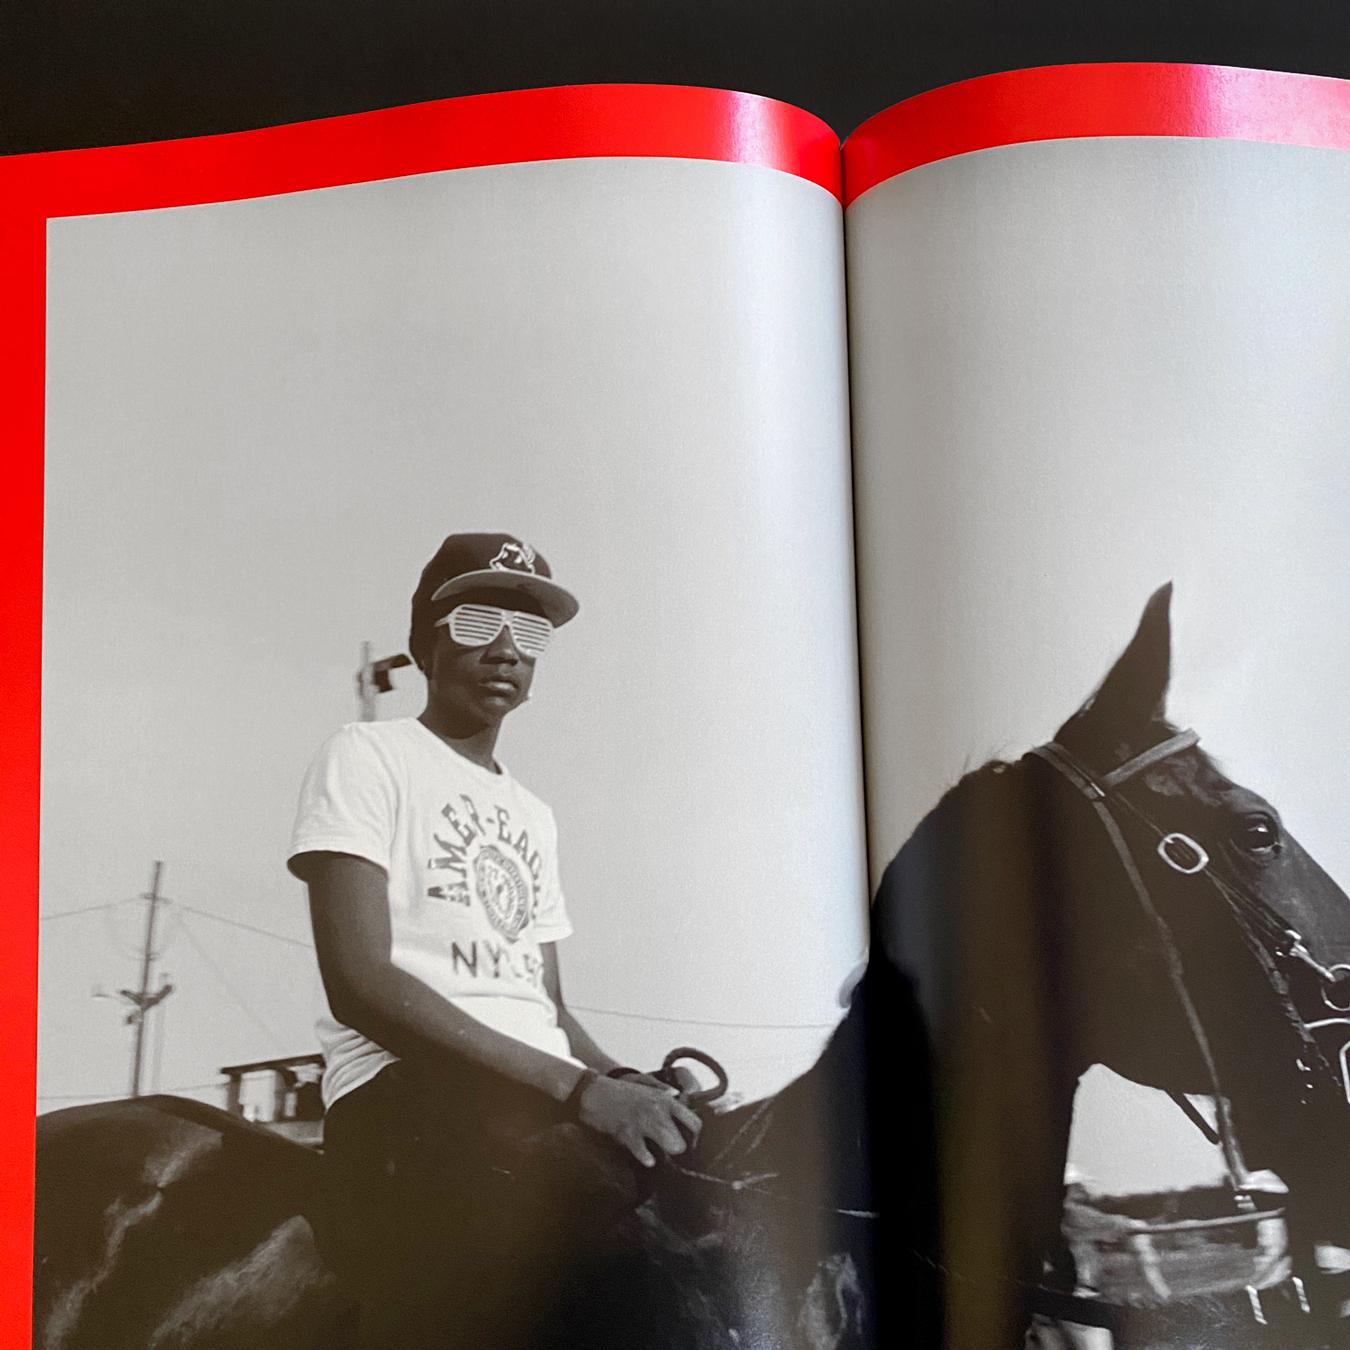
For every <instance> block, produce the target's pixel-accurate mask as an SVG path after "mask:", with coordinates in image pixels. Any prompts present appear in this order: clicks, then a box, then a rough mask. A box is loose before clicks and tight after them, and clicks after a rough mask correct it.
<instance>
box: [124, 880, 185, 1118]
mask: <svg viewBox="0 0 1350 1350" xmlns="http://www.w3.org/2000/svg"><path fill="white" fill-rule="evenodd" d="M163 876H164V864H163V862H161V861H159V860H158V859H156V861H155V867H154V871H153V872H152V873H151V874H150V890H149V891H148V892H147V893H146V894H145V895H144V896H142V899H144V900H145V901H147V902H148V905H149V908H148V909H147V910H146V914H145V943H144V946H143V947H142V948H141V987H140V989H139V990H137V991H135V992H133V991H132V990H130V989H119V990H118V991H117V992H118V993H119V994H121V996H122V997H123V998H124V999H125V1000H126V1001H127V1002H128V1003H130V1004H131V1011H130V1012H129V1013H128V1014H127V1019H126V1020H127V1022H128V1023H129V1024H130V1025H131V1026H134V1027H135V1028H136V1043H135V1048H134V1049H133V1051H132V1055H131V1095H132V1096H133V1097H139V1096H140V1095H141V1064H142V1062H143V1060H144V1058H145V1019H146V1017H147V1016H148V1014H149V1013H150V1012H151V1010H152V1009H153V1008H155V1007H157V1006H158V1005H159V1004H161V1003H163V1002H164V1000H165V999H166V998H168V997H169V995H170V994H172V993H173V985H172V984H171V983H169V981H167V980H166V981H165V982H164V983H163V984H162V985H160V987H159V988H158V989H156V990H155V992H154V993H153V994H152V993H151V992H150V971H151V967H152V966H153V965H154V960H155V919H156V917H157V915H158V911H159V906H160V904H161V902H162V900H163V897H162V896H161V895H160V893H159V883H160V881H161V880H162V879H163Z"/></svg>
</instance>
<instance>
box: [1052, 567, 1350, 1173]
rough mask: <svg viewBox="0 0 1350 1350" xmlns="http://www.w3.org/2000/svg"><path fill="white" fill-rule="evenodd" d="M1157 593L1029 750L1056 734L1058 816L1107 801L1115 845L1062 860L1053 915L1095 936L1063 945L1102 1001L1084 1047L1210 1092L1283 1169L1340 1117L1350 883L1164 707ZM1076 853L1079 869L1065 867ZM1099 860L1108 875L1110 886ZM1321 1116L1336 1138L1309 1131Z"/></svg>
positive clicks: (1269, 1162) (1164, 601) (1143, 1077)
mask: <svg viewBox="0 0 1350 1350" xmlns="http://www.w3.org/2000/svg"><path fill="white" fill-rule="evenodd" d="M1170 598H1171V587H1170V586H1165V587H1163V588H1162V589H1161V590H1159V591H1158V592H1157V593H1156V594H1155V595H1154V596H1153V597H1152V598H1151V599H1150V601H1149V603H1148V605H1147V606H1146V607H1145V610H1144V613H1143V617H1142V618H1141V620H1140V622H1139V626H1138V629H1137V630H1136V632H1135V635H1134V637H1133V639H1132V640H1131V641H1130V643H1129V645H1128V646H1127V647H1126V648H1125V650H1124V652H1123V653H1122V654H1121V656H1120V657H1119V658H1118V659H1117V661H1116V662H1115V664H1114V665H1113V666H1112V667H1111V669H1110V671H1109V672H1108V673H1107V675H1106V678H1105V679H1104V680H1103V681H1102V683H1101V685H1100V686H1099V687H1098V689H1097V691H1096V692H1095V693H1094V694H1093V695H1092V696H1091V697H1090V698H1089V699H1088V700H1087V701H1086V702H1085V703H1084V705H1083V706H1082V707H1081V708H1079V709H1078V711H1077V712H1075V713H1074V714H1073V716H1072V717H1070V718H1069V719H1068V721H1067V722H1065V723H1064V725H1063V726H1062V727H1060V729H1059V731H1058V732H1057V733H1056V735H1055V739H1054V742H1052V745H1051V746H1050V747H1048V749H1049V750H1050V751H1051V752H1052V753H1051V755H1050V756H1046V755H1045V754H1044V753H1043V752H1042V754H1041V756H1040V757H1041V759H1042V762H1046V763H1050V764H1054V758H1053V751H1054V750H1056V749H1060V750H1062V751H1064V752H1066V756H1065V757H1066V759H1067V762H1068V763H1069V765H1075V764H1076V765H1078V766H1081V767H1082V768H1083V769H1085V770H1086V773H1087V778H1088V784H1087V785H1086V786H1084V785H1082V784H1080V785H1078V786H1077V787H1076V788H1075V787H1074V785H1073V784H1072V783H1070V784H1068V786H1069V789H1070V792H1069V801H1068V802H1067V804H1063V802H1062V793H1063V789H1064V787H1065V786H1066V784H1065V783H1064V782H1063V781H1062V780H1063V779H1064V777H1065V775H1064V774H1063V773H1062V772H1061V773H1059V774H1054V775H1051V776H1050V777H1051V778H1052V779H1056V778H1057V779H1059V780H1061V781H1058V782H1051V783H1050V784H1049V786H1048V787H1047V788H1046V789H1045V790H1046V791H1048V792H1049V793H1050V794H1051V800H1052V801H1054V802H1055V803H1056V805H1055V806H1054V808H1053V809H1052V811H1051V813H1050V814H1051V817H1052V818H1060V819H1065V820H1066V825H1067V819H1068V818H1071V817H1072V816H1075V815H1076V816H1077V817H1078V818H1079V819H1081V818H1082V816H1083V815H1084V807H1085V806H1086V807H1089V810H1088V812H1087V814H1088V815H1089V817H1090V816H1091V815H1092V814H1096V815H1097V816H1098V822H1099V824H1100V826H1101V828H1100V830H1099V833H1101V834H1106V835H1108V836H1109V834H1110V833H1111V829H1112V826H1111V825H1110V824H1108V823H1107V817H1110V819H1111V820H1112V821H1114V825H1115V829H1116V830H1118V831H1119V835H1120V839H1121V841H1122V842H1123V844H1124V852H1125V856H1121V849H1120V848H1119V847H1116V848H1115V850H1114V851H1115V852H1116V853H1117V855H1118V856H1117V859H1116V860H1115V865H1114V867H1112V866H1111V864H1110V860H1109V859H1108V863H1107V867H1108V871H1107V872H1106V873H1105V874H1103V873H1100V872H1097V871H1096V870H1095V869H1096V868H1097V867H1098V866H1099V865H1100V860H1099V857H1098V854H1099V853H1100V850H1098V849H1089V850H1084V851H1082V852H1081V855H1079V854H1077V853H1075V852H1074V851H1072V850H1070V851H1068V852H1067V853H1066V854H1065V858H1064V860H1063V863H1062V866H1063V867H1064V868H1065V869H1066V874H1067V875H1066V876H1065V880H1066V882H1067V886H1066V887H1065V890H1064V894H1066V895H1067V896H1068V897H1069V903H1070V904H1071V905H1072V906H1073V908H1072V911H1071V912H1065V913H1063V914H1062V915H1060V916H1059V917H1060V919H1061V921H1062V923H1063V924H1064V925H1066V926H1071V925H1074V924H1075V923H1076V922H1077V921H1078V920H1079V919H1080V918H1086V920H1087V922H1086V924H1085V927H1086V930H1087V932H1088V933H1089V934H1091V938H1090V939H1089V941H1090V942H1092V943H1093V945H1091V946H1090V947H1088V948H1087V949H1086V950H1084V949H1082V947H1081V946H1080V944H1079V943H1077V942H1075V943H1074V950H1075V954H1076V955H1077V956H1078V957H1079V958H1080V960H1081V968H1082V971H1083V973H1084V974H1085V975H1086V976H1087V977H1088V978H1090V979H1092V980H1093V981H1094V984H1093V986H1092V990H1095V993H1093V992H1092V990H1084V991H1083V992H1084V994H1085V995H1086V997H1085V998H1084V1000H1083V1005H1084V1007H1085V1008H1088V1007H1094V1008H1097V1009H1099V1010H1100V1020H1099V1019H1098V1016H1097V1015H1094V1014H1089V1016H1091V1019H1092V1023H1093V1025H1092V1028H1091V1034H1090V1035H1089V1036H1088V1038H1087V1041H1088V1043H1086V1044H1084V1046H1083V1048H1082V1049H1083V1053H1086V1054H1088V1055H1090V1057H1091V1058H1092V1059H1093V1060H1094V1061H1099V1062H1104V1063H1107V1064H1109V1065H1111V1067H1113V1068H1116V1069H1118V1070H1119V1071H1121V1072H1124V1073H1125V1074H1126V1075H1127V1076H1129V1077H1131V1078H1134V1079H1136V1080H1137V1081H1140V1082H1144V1083H1150V1084H1153V1085H1155V1086H1160V1087H1164V1088H1168V1089H1170V1090H1173V1091H1179V1092H1193V1093H1203V1094H1207V1095H1211V1096H1222V1097H1223V1098H1225V1099H1226V1100H1227V1101H1228V1102H1230V1103H1231V1108H1232V1111H1233V1115H1234V1122H1235V1126H1236V1128H1237V1129H1238V1133H1239V1135H1240V1136H1241V1138H1240V1142H1241V1143H1243V1145H1244V1147H1245V1148H1246V1150H1247V1152H1249V1153H1250V1154H1252V1157H1251V1161H1252V1162H1253V1163H1255V1164H1256V1165H1263V1166H1272V1167H1275V1169H1276V1170H1280V1169H1281V1168H1284V1169H1289V1168H1291V1167H1296V1165H1297V1160H1298V1158H1299V1157H1300V1156H1304V1157H1306V1156H1307V1154H1306V1150H1307V1149H1308V1147H1309V1146H1316V1147H1314V1153H1323V1154H1326V1153H1330V1152H1332V1151H1337V1152H1338V1151H1339V1145H1340V1137H1339V1136H1340V1131H1341V1130H1343V1129H1344V1128H1345V1127H1346V1126H1347V1125H1350V1113H1347V1114H1346V1118H1345V1120H1344V1121H1342V1120H1341V1115H1342V1110H1341V1108H1344V1107H1346V1105H1347V1103H1346V1087H1347V1084H1346V1082H1345V1065H1344V1064H1343V1062H1342V1058H1341V1054H1340V1049H1341V1046H1342V1045H1344V1044H1346V1043H1347V1042H1350V1020H1347V1019H1348V1018H1350V1014H1346V1013H1345V1012H1344V1009H1345V1008H1346V1007H1347V1006H1350V984H1347V982H1346V980H1345V979H1344V976H1346V975H1347V973H1350V965H1347V962H1350V898H1347V896H1346V895H1345V893H1344V892H1343V891H1342V890H1341V888H1340V887H1339V886H1338V885H1337V884H1336V883H1335V882H1334V881H1333V880H1332V879H1331V877H1330V876H1328V874H1327V873H1326V872H1325V871H1324V870H1323V868H1322V867H1321V866H1320V865H1319V864H1318V863H1317V862H1316V860H1315V859H1314V858H1313V857H1312V856H1311V855H1310V854H1309V853H1308V851H1307V850H1306V849H1305V848H1304V847H1303V845H1302V844H1300V843H1299V841H1298V839H1297V838H1296V837H1295V835H1294V834H1293V833H1292V832H1291V831H1290V830H1289V828H1288V826H1287V825H1286V824H1285V822H1284V820H1283V819H1282V817H1281V815H1280V812H1279V811H1278V809H1277V808H1276V807H1275V806H1273V805H1272V804H1271V803H1270V802H1269V801H1267V800H1266V799H1265V798H1264V797H1262V796H1261V795H1260V794H1258V793H1257V792H1255V791H1254V790H1253V789H1252V788H1250V787H1247V786H1245V785H1243V784H1240V783H1237V782H1235V781H1233V779H1232V778H1230V777H1229V776H1228V774H1227V773H1226V772H1225V771H1224V770H1223V769H1221V768H1220V766H1219V765H1218V764H1217V763H1216V761H1215V760H1214V759H1213V758H1211V756H1210V755H1209V754H1208V753H1206V751H1205V749H1204V748H1203V747H1202V746H1201V744H1200V743H1199V741H1198V738H1197V737H1195V736H1194V733H1182V732H1179V730H1178V727H1177V726H1176V724H1174V723H1173V722H1171V721H1169V720H1168V717H1167V708H1166V703H1167V690H1168V684H1169V681H1170V675H1171V624H1170V615H1169V610H1170V603H1169V602H1170ZM1042 778H1044V775H1042ZM1093 787H1097V788H1101V787H1105V789H1106V794H1107V795H1106V797H1105V799H1104V802H1101V803H1099V804H1097V805H1096V806H1095V807H1092V805H1091V803H1090V802H1089V801H1084V800H1082V799H1083V798H1084V797H1085V796H1088V797H1090V795H1091V791H1092V788H1093ZM1074 798H1078V799H1079V800H1074ZM1061 813H1069V817H1068V818H1066V817H1063V816H1062V814H1061ZM1056 833H1057V834H1060V832H1059V831H1056ZM1077 834H1078V832H1077V831H1076V830H1074V829H1073V828H1072V827H1070V828H1069V830H1066V831H1065V832H1064V835H1062V836H1061V837H1066V836H1067V837H1077ZM1080 856H1081V859H1082V862H1083V863H1084V864H1087V865H1090V866H1091V867H1093V869H1094V872H1093V874H1092V875H1086V874H1084V873H1083V871H1082V868H1081V866H1078V867H1076V866H1075V863H1076V862H1077V861H1078V860H1079V857H1080ZM1131 873H1133V876H1132V875H1131ZM1103 875H1106V876H1110V877H1112V878H1113V883H1112V884H1108V886H1107V887H1106V888H1105V890H1106V892H1107V893H1106V894H1104V893H1103V887H1102V877H1103ZM1122 883H1124V884H1123V885H1122ZM1094 892H1095V893H1096V895H1097V898H1096V899H1095V900H1093V899H1092V896H1093V894H1094ZM1122 939H1123V940H1124V942H1123V943H1122ZM1108 941H1114V942H1115V943H1116V944H1121V945H1117V946H1115V947H1114V949H1113V948H1112V947H1110V946H1107V945H1103V944H1104V943H1106V942H1108ZM1125 944H1128V945H1125ZM1104 993H1105V994H1107V995H1108V998H1107V999H1106V1000H1103V998H1102V994H1104ZM1141 994H1143V995H1146V996H1148V997H1155V996H1156V999H1157V1002H1156V1003H1155V1004H1154V1005H1153V1006H1152V1008H1151V1015H1150V1016H1149V1017H1145V1018H1142V1019H1140V1018H1139V1017H1138V1015H1137V1012H1136V1013H1134V1014H1133V1015H1132V1014H1131V1008H1132V1006H1133V1007H1134V1008H1135V1009H1137V1008H1138V1007H1139V1006H1140V1005H1139V1003H1138V999H1139V996H1140V995H1141ZM1160 1031H1163V1032H1165V1034H1164V1035H1161V1036H1160V1035H1159V1032H1160ZM1093 1042H1095V1043H1093ZM1333 1121H1334V1122H1335V1124H1334V1125H1331V1126H1330V1127H1331V1128H1332V1129H1334V1130H1335V1133H1336V1137H1335V1138H1331V1137H1326V1138H1319V1137H1318V1136H1319V1135H1320V1134H1324V1133H1325V1131H1326V1130H1327V1129H1328V1127H1329V1124H1330V1122H1333ZM1263 1154H1266V1155H1268V1156H1266V1157H1264V1158H1263V1157H1262V1155H1263Z"/></svg>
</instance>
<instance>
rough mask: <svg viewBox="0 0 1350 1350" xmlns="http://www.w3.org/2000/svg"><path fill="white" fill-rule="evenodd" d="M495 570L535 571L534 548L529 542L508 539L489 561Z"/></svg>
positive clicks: (489, 564)
mask: <svg viewBox="0 0 1350 1350" xmlns="http://www.w3.org/2000/svg"><path fill="white" fill-rule="evenodd" d="M488 566H489V567H490V568H492V570H493V571H494V572H531V573H532V572H533V571H534V549H532V548H531V547H530V546H529V545H528V544H517V543H515V542H514V541H513V540H510V539H508V540H507V541H506V543H504V544H503V545H502V546H501V548H500V549H499V550H498V551H497V556H496V557H495V558H493V560H492V561H491V562H490V563H488Z"/></svg>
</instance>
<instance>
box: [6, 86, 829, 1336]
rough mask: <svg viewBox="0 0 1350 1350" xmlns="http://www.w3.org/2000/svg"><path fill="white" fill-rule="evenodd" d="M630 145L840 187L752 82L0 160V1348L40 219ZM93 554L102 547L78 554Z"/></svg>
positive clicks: (26, 995) (26, 1172)
mask: <svg viewBox="0 0 1350 1350" xmlns="http://www.w3.org/2000/svg"><path fill="white" fill-rule="evenodd" d="M618 156H636V157H651V158H663V159H670V158H675V159H701V160H716V161H722V162H728V163H737V164H755V165H760V166H763V167H767V168H773V169H777V170H780V171H782V172H785V173H790V174H794V175H796V176H797V177H800V178H804V179H806V180H808V181H809V182H812V183H815V184H817V185H818V186H820V187H822V188H824V189H825V190H826V191H827V192H830V193H832V194H833V195H834V196H835V197H839V196H840V191H841V185H840V158H839V140H838V137H837V136H836V135H835V133H834V132H833V131H832V130H831V129H830V128H829V127H828V126H827V125H826V124H825V123H824V122H822V121H821V120H820V119H819V118H817V117H814V116H813V115H812V114H810V113H807V112H804V111H802V110H801V109H800V108H794V107H792V106H790V105H789V104H786V103H780V102H778V101H777V100H775V99H769V98H763V97H760V96H759V95H755V94H741V93H732V92H728V91H724V90H713V89H698V88H692V87H684V86H671V85H573V86H564V87H559V88H553V89H531V90H521V91H513V92H509V93H499V94H481V95H474V96H471V97H467V98H455V99H442V100H438V101H436V102H431V103H420V104H413V105H410V106H407V107H401V108H390V109H383V110H380V111H377V112H368V113H356V114H353V115H350V116H345V117H333V118H326V119H324V120H322V121H315V122H299V123H294V124H291V125H288V126H281V127H269V128H265V129H262V130H257V131H241V132H232V133H228V134H225V135H220V136H202V137H193V138H190V139H184V140H177V141H155V142H151V143H148V144H143V145H125V146H112V147H106V148H102V147H101V148H97V149H90V150H69V151H57V152H53V153H49V154H39V155H16V156H11V157H9V158H0V203H3V205H0V305H2V306H3V313H4V322H3V323H0V408H3V423H2V424H3V426H4V428H5V432H6V435H5V442H4V444H5V473H6V477H5V482H4V491H3V492H0V568H3V575H4V578H5V581H4V597H5V599H4V605H5V610H4V619H5V622H4V633H3V637H2V638H0V654H2V655H3V660H4V669H5V671H6V675H7V684H8V689H7V694H6V698H5V700H4V703H3V711H0V726H2V727H3V729H4V733H5V740H6V760H7V763H6V769H5V772H4V773H3V774H0V848H2V849H3V851H4V855H5V857H6V860H7V863H8V866H7V876H6V881H7V889H8V899H7V903H5V904H4V905H3V906H0V945H3V949H4V951H5V962H4V976H5V978H4V980H3V983H0V1027H3V1029H4V1032H5V1035H6V1037H7V1042H6V1050H5V1054H4V1068H5V1072H4V1074H3V1075H0V1196H2V1197H3V1200H2V1201H0V1204H2V1208H0V1271H3V1276H2V1277H0V1346H4V1347H9V1346H13V1347H19V1346H26V1345H28V1344H30V1323H31V1316H32V1282H31V1271H32V1259H33V1239H32V1213H33V1209H32V1206H33V1119H34V1102H35V1097H36V1091H37V1087H36V1068H35V1055H36V1029H37V963H36V953H37V940H38V938H37V931H38V913H37V911H38V906H37V904H36V903H35V902H36V899H37V896H38V822H39V811H38V792H39V778H40V768H41V741H40V732H39V726H40V715H41V697H40V681H41V675H42V509H43V445H44V422H45V414H44V397H45V357H46V350H45V348H46V236H47V221H48V220H49V219H52V218H55V217H59V216H72V215H91V214H102V213H107V212H113V211H137V210H145V209H149V208H155V207H169V206H186V205H192V204H198V203H204V202H215V201H230V200H238V199H240V198H246V197H262V196H270V195H274V194H277V193H284V192H299V191H304V190H307V189H312V188H324V187H336V186H340V185H342V184H347V183H361V182H369V181H373V180H376V179H386V178H398V177H403V176H406V175H409V174H419V173H430V172H434V171H437V170H443V169H456V168H468V167H476V166H482V165H489V164H516V163H525V162H531V161H540V160H553V159H579V158H595V157H618ZM90 566H91V567H97V566H98V560H97V559H96V558H91V559H90Z"/></svg>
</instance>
